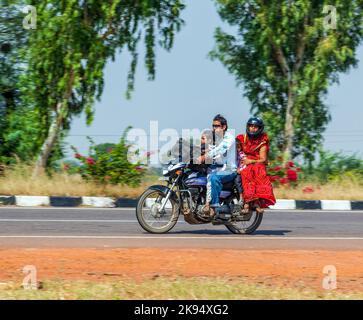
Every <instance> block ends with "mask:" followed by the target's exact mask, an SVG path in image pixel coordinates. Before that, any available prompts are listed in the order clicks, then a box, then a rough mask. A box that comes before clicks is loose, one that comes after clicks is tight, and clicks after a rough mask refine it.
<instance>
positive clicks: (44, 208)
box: [0, 206, 363, 214]
mask: <svg viewBox="0 0 363 320" xmlns="http://www.w3.org/2000/svg"><path fill="white" fill-rule="evenodd" d="M9 209H10V210H22V211H28V210H65V211H66V210H77V211H85V212H87V211H88V210H98V211H101V210H102V211H133V212H135V210H136V208H135V207H127V208H95V207H17V206H0V214H1V211H4V210H9ZM288 212H294V213H343V212H345V213H363V210H318V209H314V210H310V209H305V210H303V209H294V210H292V209H267V210H266V214H271V213H288Z"/></svg>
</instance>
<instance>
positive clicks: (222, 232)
mask: <svg viewBox="0 0 363 320" xmlns="http://www.w3.org/2000/svg"><path fill="white" fill-rule="evenodd" d="M290 232H291V230H257V231H255V232H254V233H253V234H252V235H256V236H257V235H265V236H284V235H285V234H287V233H290ZM168 234H209V235H231V234H232V233H231V232H230V231H228V230H212V229H203V230H178V231H170V232H168Z"/></svg>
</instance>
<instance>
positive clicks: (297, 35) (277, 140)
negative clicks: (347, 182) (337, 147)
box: [211, 0, 363, 161]
mask: <svg viewBox="0 0 363 320" xmlns="http://www.w3.org/2000/svg"><path fill="white" fill-rule="evenodd" d="M216 3H217V6H218V11H219V14H220V16H221V18H222V19H223V20H224V21H225V22H227V23H228V24H230V25H231V26H234V27H236V29H237V32H236V34H229V33H226V32H223V31H222V30H221V29H220V28H218V29H217V30H216V33H215V39H216V48H215V49H214V50H213V52H212V53H211V57H212V58H215V59H219V60H220V61H221V62H222V63H223V64H224V65H225V66H226V67H227V69H228V70H229V72H231V73H232V74H233V75H234V76H235V78H236V80H237V83H238V84H239V85H241V86H243V89H244V95H245V96H246V97H247V98H248V99H249V100H250V101H251V104H252V108H251V111H252V113H254V114H258V115H260V116H262V117H263V119H264V120H265V122H266V123H267V127H268V130H269V133H270V135H271V136H272V142H273V147H274V148H273V150H274V151H275V152H276V151H280V152H283V153H284V156H285V161H287V160H289V159H291V158H294V157H296V156H297V155H302V156H303V157H304V158H305V159H307V160H309V161H312V159H313V158H314V154H315V152H316V151H317V149H318V147H319V145H320V144H321V142H322V139H323V137H322V133H323V132H324V129H325V127H326V125H327V123H328V122H329V120H330V115H329V111H328V107H327V105H326V104H325V103H324V96H325V95H326V93H327V90H328V86H329V84H331V83H334V82H338V74H339V73H340V72H346V71H347V70H349V68H350V67H351V66H356V65H357V59H356V56H355V51H356V48H357V47H358V45H359V44H360V42H361V40H362V39H363V33H362V19H363V1H362V0H351V1H345V0H322V1H320V0H319V1H317V0H314V1H311V0H296V1H289V0H283V1H281V0H269V1H264V0H216ZM327 5H330V6H334V7H335V8H336V12H337V14H338V15H337V23H336V29H333V28H329V27H327V25H326V24H324V22H325V21H326V19H327V18H329V17H327V16H328V13H329V12H326V11H324V7H325V6H327ZM327 8H332V7H327ZM324 12H326V13H324ZM328 22H329V21H328Z"/></svg>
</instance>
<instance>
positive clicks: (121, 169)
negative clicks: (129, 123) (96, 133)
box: [72, 133, 146, 186]
mask: <svg viewBox="0 0 363 320" xmlns="http://www.w3.org/2000/svg"><path fill="white" fill-rule="evenodd" d="M125 136H126V135H125V133H124V135H123V136H122V138H121V140H120V142H119V143H117V144H110V143H103V144H99V145H95V144H94V142H93V141H92V139H90V138H89V141H90V142H91V147H90V149H89V154H88V155H87V156H84V155H81V154H80V153H79V152H78V150H77V149H76V148H75V147H72V149H73V151H74V152H75V154H74V157H75V158H76V159H77V160H78V161H80V162H81V166H80V167H79V173H80V174H81V176H82V177H83V178H84V179H86V180H93V181H97V182H100V183H111V184H126V185H130V186H137V185H139V184H140V182H141V179H142V177H143V176H144V175H145V173H146V167H144V166H143V165H142V164H141V163H139V162H138V163H131V162H129V161H128V157H127V155H128V152H129V148H130V147H131V146H130V145H129V144H127V142H126V139H125Z"/></svg>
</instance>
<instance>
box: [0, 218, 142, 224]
mask: <svg viewBox="0 0 363 320" xmlns="http://www.w3.org/2000/svg"><path fill="white" fill-rule="evenodd" d="M0 222H118V223H120V222H121V223H123V222H124V223H136V222H137V220H112V219H111V220H85V219H79V220H77V219H56V220H55V219H42V220H40V219H0Z"/></svg>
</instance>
